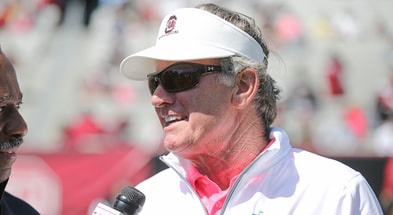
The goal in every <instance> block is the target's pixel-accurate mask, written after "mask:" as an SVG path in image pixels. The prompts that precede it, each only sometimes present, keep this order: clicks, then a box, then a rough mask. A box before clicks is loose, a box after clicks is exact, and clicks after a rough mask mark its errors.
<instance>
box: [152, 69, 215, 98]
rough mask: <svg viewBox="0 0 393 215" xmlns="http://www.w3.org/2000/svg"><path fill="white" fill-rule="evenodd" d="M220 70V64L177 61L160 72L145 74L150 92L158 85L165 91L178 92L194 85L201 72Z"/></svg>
mask: <svg viewBox="0 0 393 215" xmlns="http://www.w3.org/2000/svg"><path fill="white" fill-rule="evenodd" d="M212 72H221V66H212V65H203V64H197V63H188V62H179V63H175V64H172V65H170V66H169V67H167V68H165V69H164V70H162V71H161V72H158V73H154V74H149V75H147V79H148V81H149V89H150V93H151V94H153V93H154V91H155V90H156V89H157V87H158V85H159V84H161V86H162V87H163V88H164V89H165V90H166V91H167V92H180V91H184V90H188V89H191V88H193V87H196V86H197V85H198V84H199V80H200V79H201V76H202V75H203V74H207V73H212Z"/></svg>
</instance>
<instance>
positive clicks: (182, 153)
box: [120, 4, 382, 215]
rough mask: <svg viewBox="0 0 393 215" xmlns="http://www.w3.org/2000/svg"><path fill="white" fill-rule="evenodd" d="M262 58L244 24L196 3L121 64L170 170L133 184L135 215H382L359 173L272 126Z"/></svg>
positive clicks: (249, 22) (257, 40) (262, 49)
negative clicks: (139, 84)
mask: <svg viewBox="0 0 393 215" xmlns="http://www.w3.org/2000/svg"><path fill="white" fill-rule="evenodd" d="M268 56H269V49H268V47H267V45H266V43H265V42H264V41H263V40H262V35H261V32H260V29H259V28H258V27H257V26H256V25H255V23H254V20H253V19H251V18H250V17H247V16H245V15H242V14H240V13H238V12H233V11H230V10H227V9H224V8H221V7H219V6H216V5H213V4H204V5H201V6H199V7H197V8H181V9H177V10H174V11H172V12H170V13H169V14H168V15H167V16H166V17H165V18H164V19H163V20H162V23H161V27H160V29H159V32H158V36H157V40H156V44H155V46H153V47H151V48H148V49H146V50H143V51H141V52H138V53H136V54H133V55H130V56H128V57H127V58H126V59H124V60H123V62H122V63H121V65H120V70H121V72H122V73H123V74H124V75H126V76H127V77H128V78H131V79H135V80H143V79H147V80H148V85H149V89H150V92H151V94H152V96H151V103H152V105H153V106H154V108H155V110H156V113H157V116H158V118H159V120H160V122H161V125H162V127H163V130H164V136H163V144H164V146H165V147H166V149H168V151H169V152H170V153H169V154H168V155H165V156H163V157H162V160H163V161H164V162H165V163H166V164H167V165H168V166H169V167H170V168H168V169H166V170H164V171H161V172H160V173H158V174H156V175H154V176H153V177H151V178H149V179H147V180H146V181H143V182H142V183H141V184H139V185H138V186H137V188H138V189H139V190H140V191H142V192H143V193H144V194H145V195H146V202H145V206H144V208H143V209H142V211H141V214H171V215H175V214H178V215H184V214H187V215H190V214H195V215H201V214H209V215H210V214H214V215H217V214H225V215H229V214H238V215H257V214H258V215H261V214H275V215H277V214H285V215H288V214H298V215H305V214H313V215H314V214H329V215H331V214H364V215H365V214H382V211H381V207H380V205H379V202H378V201H377V198H376V196H375V194H374V193H373V191H372V189H371V188H370V186H369V184H368V183H367V181H366V180H365V178H364V177H363V176H362V175H361V174H360V173H359V172H356V171H354V170H353V169H351V168H349V167H348V166H345V165H344V164H342V163H339V162H337V161H334V160H331V159H328V158H324V157H321V156H318V155H316V154H313V153H310V152H307V151H304V150H301V149H295V148H292V147H291V145H290V141H289V138H288V136H287V135H286V133H285V132H284V131H283V130H282V129H280V128H277V127H272V123H273V121H274V119H275V117H276V114H277V108H276V102H277V100H278V98H279V93H280V90H279V89H278V87H277V86H276V83H275V81H274V80H273V79H272V78H271V76H270V75H269V74H268V73H267V71H266V70H267V64H268ZM332 144H334V143H332Z"/></svg>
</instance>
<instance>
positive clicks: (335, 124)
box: [0, 0, 393, 215]
mask: <svg viewBox="0 0 393 215" xmlns="http://www.w3.org/2000/svg"><path fill="white" fill-rule="evenodd" d="M205 2H206V1H201V0H188V1H181V0H164V1H160V0H134V1H131V0H100V1H98V0H97V1H93V0H1V2H0V45H1V48H2V50H3V51H4V52H5V53H6V54H7V55H8V56H9V57H10V58H11V59H12V61H13V63H14V65H15V68H16V70H17V74H18V78H19V82H20V85H21V88H22V91H23V93H24V104H23V106H22V108H21V112H22V114H23V115H24V117H25V119H26V121H27V123H28V125H29V133H28V135H27V137H26V138H25V144H24V145H23V147H22V148H21V155H20V156H19V159H18V161H17V163H16V166H15V168H14V171H13V175H12V180H11V182H10V186H9V187H8V188H7V189H8V190H10V191H11V192H13V193H14V194H15V195H18V196H21V197H23V198H25V199H27V200H28V201H29V202H31V203H32V204H33V205H34V206H35V207H36V208H37V209H38V210H39V211H40V212H41V213H42V214H48V215H56V214H73V215H76V214H89V213H90V212H91V208H92V207H94V206H95V203H96V202H97V201H107V202H108V204H110V202H111V200H112V198H113V195H114V194H116V193H117V192H118V191H119V190H120V188H121V186H124V185H131V186H132V185H134V184H135V183H137V182H139V181H140V180H142V179H144V178H146V177H148V176H149V175H150V174H152V173H154V172H155V171H158V170H159V169H160V168H161V167H160V166H157V165H156V163H155V157H156V156H157V155H159V154H161V153H163V152H164V150H163V149H162V148H160V145H159V144H160V139H161V129H160V127H159V125H158V122H157V120H156V117H155V114H154V111H153V108H152V107H151V106H150V103H149V99H150V98H149V93H148V90H147V87H146V83H145V82H143V81H142V82H135V81H130V80H127V79H125V78H124V77H122V76H121V75H120V73H119V71H118V67H119V63H120V61H121V60H122V59H123V58H124V57H125V56H127V55H128V54H130V53H133V52H135V51H138V50H141V49H143V48H146V47H148V46H150V45H152V44H153V43H154V41H155V36H156V33H157V32H156V31H157V30H158V29H157V28H158V26H159V24H160V21H161V18H162V17H163V16H164V15H165V14H166V13H167V12H169V11H170V10H172V9H175V8H178V7H183V6H191V7H192V6H195V5H197V4H199V3H205ZM210 2H212V3H217V4H220V5H222V6H225V7H227V8H230V9H235V10H238V11H241V12H244V13H245V14H247V15H249V16H251V17H254V18H255V19H256V22H257V24H258V25H259V26H260V27H261V28H262V31H263V34H264V38H265V40H266V41H267V42H268V43H269V44H270V48H271V56H270V62H269V72H270V73H271V74H272V76H274V77H275V78H276V79H277V82H278V84H279V85H280V86H281V88H282V89H283V94H282V99H281V101H280V104H279V110H280V113H279V117H278V118H277V121H276V122H275V125H278V126H280V127H283V128H285V129H286V130H287V131H288V133H289V135H290V136H291V138H292V141H293V145H295V146H298V147H303V148H306V149H309V150H311V151H314V152H316V153H319V154H323V155H326V156H330V157H333V158H335V159H339V160H342V161H343V162H348V164H350V165H352V166H353V167H354V168H357V169H358V170H359V171H362V173H363V174H365V176H366V177H368V179H369V180H370V183H372V186H373V188H374V190H375V191H376V193H377V195H378V196H381V197H380V198H381V203H382V204H383V206H385V204H386V205H387V204H388V201H389V200H390V198H391V197H392V196H393V195H392V193H393V191H392V190H390V191H389V190H388V191H386V190H384V191H382V190H383V189H384V188H383V187H384V186H385V185H383V183H384V182H385V180H387V179H388V178H389V177H388V176H390V175H391V174H392V173H391V174H390V175H388V176H386V175H384V171H387V169H388V166H389V165H387V164H388V163H389V162H388V161H389V158H390V157H391V155H392V154H393V134H392V133H393V126H392V120H391V116H392V112H393V21H392V16H391V9H392V8H393V1H390V0H379V1H370V0H357V1H350V0H348V1H340V0H297V1H289V0H258V1H257V0H245V1H240V0H212V1H210ZM386 187H387V185H386ZM386 189H392V188H391V187H387V188H386Z"/></svg>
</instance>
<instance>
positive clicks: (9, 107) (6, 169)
mask: <svg viewBox="0 0 393 215" xmlns="http://www.w3.org/2000/svg"><path fill="white" fill-rule="evenodd" d="M21 104H22V92H21V90H20V88H19V84H18V80H17V78H16V73H15V69H14V67H13V66H12V64H11V62H10V60H9V59H8V58H7V56H6V55H5V54H4V53H3V51H2V50H1V47H0V191H1V193H0V215H12V214H18V215H20V214H27V215H30V214H33V215H34V214H39V213H38V212H37V211H36V210H35V209H34V208H33V207H31V206H30V205H29V204H27V203H26V202H24V201H23V200H21V199H19V198H17V197H15V196H13V195H11V194H10V193H8V192H6V191H5V187H6V185H7V183H8V180H9V177H10V175H11V169H12V165H13V164H14V163H15V161H16V157H17V156H16V151H17V149H18V147H19V146H20V145H21V144H22V142H23V137H24V136H25V135H26V134H27V125H26V122H25V120H24V119H23V117H22V116H21V115H20V113H19V106H20V105H21Z"/></svg>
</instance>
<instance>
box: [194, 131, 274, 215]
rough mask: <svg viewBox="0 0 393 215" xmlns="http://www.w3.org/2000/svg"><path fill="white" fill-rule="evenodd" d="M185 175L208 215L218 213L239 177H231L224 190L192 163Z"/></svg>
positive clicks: (271, 142)
mask: <svg viewBox="0 0 393 215" xmlns="http://www.w3.org/2000/svg"><path fill="white" fill-rule="evenodd" d="M274 141H275V139H274V138H273V139H272V140H271V141H270V143H269V144H268V145H267V146H266V147H265V148H264V149H263V151H265V150H266V149H267V148H269V147H270V146H271V145H272V144H273V142H274ZM187 175H188V178H187V179H188V181H189V182H190V184H191V186H192V187H193V188H194V189H195V191H196V192H197V193H198V195H199V197H200V198H201V200H202V203H203V205H204V206H205V207H206V209H207V212H208V214H209V215H217V214H220V211H221V208H222V205H223V204H224V201H225V198H226V197H227V194H228V190H230V189H231V187H232V186H233V183H235V181H236V179H237V178H238V177H239V175H236V176H234V177H233V178H232V179H231V182H230V184H229V187H228V188H227V189H226V190H221V188H220V187H219V186H218V185H217V184H216V183H215V182H213V181H211V180H210V179H209V178H208V177H207V176H206V175H202V174H201V173H200V172H199V171H198V170H197V169H196V168H195V167H194V166H193V165H191V168H190V169H189V171H188V174H187Z"/></svg>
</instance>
